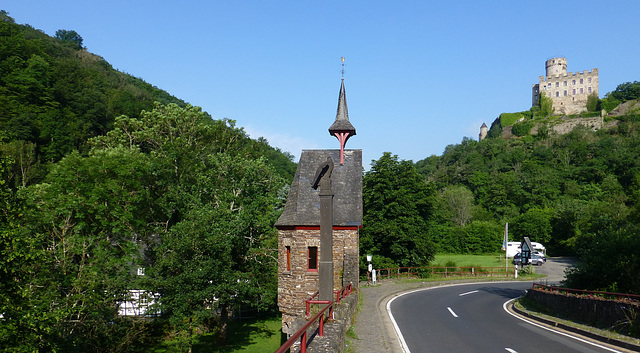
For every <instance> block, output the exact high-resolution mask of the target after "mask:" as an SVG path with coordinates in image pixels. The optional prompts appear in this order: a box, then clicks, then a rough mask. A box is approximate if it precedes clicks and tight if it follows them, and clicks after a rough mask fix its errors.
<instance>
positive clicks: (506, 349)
mask: <svg viewBox="0 0 640 353" xmlns="http://www.w3.org/2000/svg"><path fill="white" fill-rule="evenodd" d="M504 350H505V351H507V352H509V353H518V351H516V350H515V349H511V348H505V349H504Z"/></svg>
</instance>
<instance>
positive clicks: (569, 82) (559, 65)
mask: <svg viewBox="0 0 640 353" xmlns="http://www.w3.org/2000/svg"><path fill="white" fill-rule="evenodd" d="M545 74H546V76H539V78H538V83H537V84H534V85H533V86H532V91H531V96H532V102H531V103H532V105H533V106H536V105H538V103H539V101H540V96H541V95H542V94H544V95H546V96H547V97H549V98H551V101H552V102H553V109H554V111H555V114H565V115H571V114H577V113H581V112H583V111H586V110H587V98H588V97H589V95H595V96H596V97H598V69H597V68H595V69H592V70H591V71H589V72H588V71H586V70H585V71H583V72H567V59H566V58H551V59H549V60H547V61H546V62H545Z"/></svg>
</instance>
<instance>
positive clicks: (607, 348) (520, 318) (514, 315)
mask: <svg viewBox="0 0 640 353" xmlns="http://www.w3.org/2000/svg"><path fill="white" fill-rule="evenodd" d="M516 299H518V298H513V299H510V300H507V301H506V302H504V304H502V308H503V309H504V311H506V312H507V313H509V315H511V316H513V317H515V318H517V319H519V320H522V321H524V322H526V323H529V324H531V325H533V326H536V327H540V328H542V329H545V330H547V331H551V332H555V333H557V334H559V335H562V336H566V337H569V338H573V339H574V340H576V341H580V342H583V343H587V344H590V345H592V346H596V347H598V348H602V349H604V350H607V351H609V352H615V353H622V352H621V351H617V350H615V349H612V348H609V347H606V346H603V345H601V344H597V343H595V342H591V341H587V340H585V339H582V338H580V337H576V336H572V335H570V334H567V333H564V332H560V331H556V330H554V329H552V328H549V327H546V326H543V325H540V324H537V323H535V322H533V321H530V320H527V319H525V318H522V317H520V316H518V315H516V314H514V313H512V312H510V311H509V310H508V309H507V306H508V305H509V303H510V302H512V301H514V300H516Z"/></svg>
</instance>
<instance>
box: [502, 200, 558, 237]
mask: <svg viewBox="0 0 640 353" xmlns="http://www.w3.org/2000/svg"><path fill="white" fill-rule="evenodd" d="M553 216H554V210H553V209H551V208H540V207H532V208H530V209H528V210H527V211H526V212H524V213H521V214H520V215H519V216H518V217H516V218H515V219H514V220H513V221H512V222H511V223H510V224H509V227H510V230H511V232H512V233H513V234H514V235H515V237H516V239H522V237H529V239H531V241H536V242H539V243H543V244H548V242H549V240H550V239H551V235H552V227H551V221H552V219H553Z"/></svg>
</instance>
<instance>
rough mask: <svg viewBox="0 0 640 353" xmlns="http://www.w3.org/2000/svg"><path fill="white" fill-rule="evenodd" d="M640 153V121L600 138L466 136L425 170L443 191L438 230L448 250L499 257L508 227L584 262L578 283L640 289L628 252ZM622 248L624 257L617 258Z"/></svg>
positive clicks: (422, 166) (575, 276)
mask: <svg viewBox="0 0 640 353" xmlns="http://www.w3.org/2000/svg"><path fill="white" fill-rule="evenodd" d="M516 126H517V124H516ZM514 127H515V126H514ZM639 154H640V117H638V116H634V115H631V116H625V117H622V118H620V119H619V120H618V121H616V123H615V124H613V125H611V126H610V127H609V128H606V129H602V130H600V131H597V132H594V131H592V130H589V129H586V128H583V127H577V128H575V129H574V130H573V131H572V132H571V133H569V134H566V135H554V136H546V135H545V136H536V137H532V136H527V137H526V138H514V139H501V138H488V139H485V140H483V141H481V142H477V141H474V140H470V139H466V138H465V139H464V140H463V141H462V143H460V144H457V145H450V146H448V147H447V148H446V149H445V151H444V153H443V155H442V156H431V157H429V158H427V159H424V160H421V161H419V162H417V163H416V168H417V169H418V171H419V172H420V173H421V174H422V175H423V176H424V178H425V179H426V180H428V181H429V182H431V183H434V184H435V185H436V188H437V190H438V198H439V201H438V202H439V204H440V205H441V206H440V207H437V208H436V209H437V210H438V211H437V212H436V214H435V215H436V216H437V217H438V218H435V219H434V222H435V223H432V227H431V228H430V229H431V231H436V230H437V234H435V235H434V237H433V239H434V240H435V241H436V243H437V244H438V249H439V251H448V252H457V253H474V252H478V251H499V250H500V245H501V235H502V232H501V229H502V228H503V227H504V224H505V223H506V222H509V229H510V239H511V240H520V239H522V237H523V236H528V237H529V238H530V239H531V240H532V241H537V242H541V243H544V244H545V245H546V246H547V249H548V251H549V253H550V254H551V255H578V256H580V257H581V258H582V259H583V262H582V263H583V264H584V266H582V267H579V268H578V270H576V271H574V272H573V273H571V275H570V276H569V278H568V280H569V283H572V284H574V285H576V286H579V287H582V288H597V289H609V290H614V289H618V290H622V289H623V288H624V290H625V291H631V292H640V287H639V286H638V282H637V279H633V280H632V277H633V278H635V277H634V275H631V274H630V272H629V271H637V269H638V267H640V257H638V256H637V255H635V254H633V252H632V251H628V252H627V251H625V250H624V249H623V248H625V247H626V249H628V248H629V247H628V246H630V245H631V244H634V243H635V242H636V240H634V239H636V238H637V236H636V235H635V234H637V233H636V231H637V228H638V225H639V222H640V218H639V217H638V211H639V210H640V198H639V196H638V195H639V194H638V192H637V189H638V186H639V185H640V160H638V158H637V156H638V155H639ZM474 222H482V224H484V226H485V227H486V228H485V230H483V231H480V232H475V234H480V235H484V238H478V237H477V236H475V237H474V236H472V234H470V233H469V229H468V228H469V226H470V225H471V224H473V223H474ZM478 243H479V244H481V245H479V246H474V245H473V244H478ZM470 244H471V246H469V245H470ZM625 244H628V245H625ZM618 247H619V251H620V255H622V254H624V255H623V256H622V257H620V256H617V257H616V256H614V255H613V253H614V252H615V251H616V250H615V249H618ZM614 263H615V264H614ZM605 264H609V265H606V266H605ZM596 269H597V271H596ZM632 273H635V272H632ZM596 278H597V280H596Z"/></svg>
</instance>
